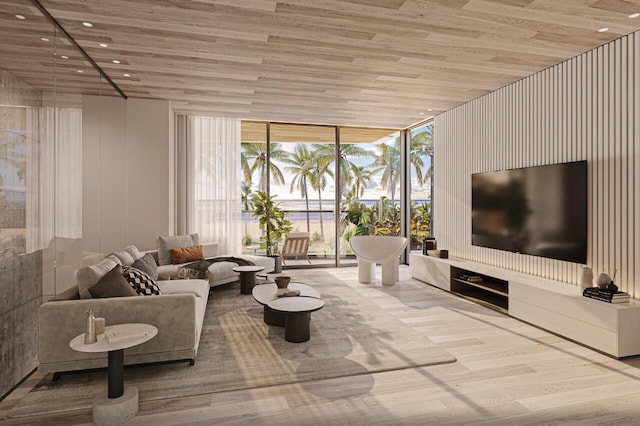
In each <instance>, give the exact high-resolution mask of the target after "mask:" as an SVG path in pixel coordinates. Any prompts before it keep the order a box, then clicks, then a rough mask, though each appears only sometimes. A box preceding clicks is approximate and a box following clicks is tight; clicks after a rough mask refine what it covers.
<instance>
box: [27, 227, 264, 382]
mask: <svg viewBox="0 0 640 426" xmlns="http://www.w3.org/2000/svg"><path fill="white" fill-rule="evenodd" d="M196 238H197V236H196ZM195 241H196V243H197V239H196V240H195ZM182 244H183V245H184V244H189V242H188V241H186V242H183V243H182ZM178 245H180V244H178ZM166 248H167V247H166V246H165V247H160V250H155V251H151V252H142V253H141V252H139V251H138V250H137V248H135V247H134V246H129V247H127V248H126V249H124V250H121V251H118V252H115V253H112V254H110V255H109V256H107V258H105V259H104V260H102V261H101V263H99V264H97V265H93V266H91V267H85V268H82V269H80V270H78V273H77V276H78V284H79V285H75V286H73V287H72V288H70V289H68V290H67V291H65V292H64V293H61V294H59V295H57V296H56V297H54V298H53V299H51V300H50V301H48V302H46V303H44V304H43V305H41V306H40V311H39V361H40V366H39V369H40V370H41V371H44V372H47V373H49V372H53V373H58V372H63V371H73V370H83V369H88V368H99V367H106V366H107V354H106V353H84V352H77V351H74V350H73V349H71V348H70V347H69V342H70V341H71V339H73V338H74V337H75V336H77V335H79V334H81V333H83V332H84V331H85V327H86V318H87V312H88V311H89V309H93V310H94V312H95V316H96V317H104V318H105V320H106V324H107V325H110V324H123V323H145V324H151V325H154V326H155V327H156V328H157V329H158V334H157V336H155V337H154V338H153V339H151V340H149V341H148V342H146V343H143V344H141V345H139V346H135V347H133V348H130V349H127V350H126V351H125V364H140V363H149V362H159V361H170V360H189V361H190V362H191V363H193V362H194V360H195V357H196V355H197V353H198V345H199V343H200V333H201V331H202V324H203V322H204V315H205V311H206V307H207V301H208V298H209V288H210V286H212V285H221V284H225V283H230V282H234V281H237V280H238V276H239V274H238V273H236V272H234V271H233V270H232V268H233V267H235V266H237V264H236V263H233V262H215V263H212V264H211V266H210V267H209V268H208V270H207V274H206V275H207V278H208V280H207V279H176V277H177V275H178V271H179V268H180V266H181V265H171V264H162V265H160V266H159V267H158V280H157V281H156V282H157V285H158V287H159V288H160V291H161V294H160V295H154V296H131V297H109V298H99V299H93V298H87V297H91V295H90V294H89V293H88V291H87V289H86V288H87V281H92V282H94V284H95V281H97V280H98V279H99V278H98V276H99V275H100V274H105V273H106V272H108V271H109V270H110V269H111V268H112V265H115V264H116V263H119V264H121V265H131V264H132V262H133V261H134V260H135V259H137V258H140V257H142V256H144V255H145V254H146V253H151V254H152V255H153V256H154V258H155V259H156V261H157V260H158V256H162V254H163V249H164V254H165V255H166ZM203 252H204V255H205V257H214V256H216V255H217V254H218V246H217V245H216V244H208V245H203ZM242 258H243V259H246V260H250V261H252V262H254V263H256V264H259V265H261V266H265V271H267V272H270V271H272V270H273V267H274V262H273V259H271V258H266V257H259V256H242ZM160 263H166V261H165V262H160ZM89 284H90V283H89Z"/></svg>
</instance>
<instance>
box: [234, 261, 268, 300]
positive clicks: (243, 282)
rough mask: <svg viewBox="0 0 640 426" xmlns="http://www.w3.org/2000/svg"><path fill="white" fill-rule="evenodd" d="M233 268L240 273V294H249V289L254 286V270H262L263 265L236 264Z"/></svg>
mask: <svg viewBox="0 0 640 426" xmlns="http://www.w3.org/2000/svg"><path fill="white" fill-rule="evenodd" d="M233 270H234V272H239V273H240V294H251V290H253V287H255V286H256V272H260V271H262V270H264V266H258V265H246V266H236V267H235V268H233Z"/></svg>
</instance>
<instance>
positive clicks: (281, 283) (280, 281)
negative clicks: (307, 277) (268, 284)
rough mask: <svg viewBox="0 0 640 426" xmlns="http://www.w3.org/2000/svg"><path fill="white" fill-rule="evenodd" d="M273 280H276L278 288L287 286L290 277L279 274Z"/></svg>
mask: <svg viewBox="0 0 640 426" xmlns="http://www.w3.org/2000/svg"><path fill="white" fill-rule="evenodd" d="M274 281H275V282H276V285H277V286H278V288H287V286H288V285H289V281H291V277H290V276H287V275H280V276H277V277H275V279H274Z"/></svg>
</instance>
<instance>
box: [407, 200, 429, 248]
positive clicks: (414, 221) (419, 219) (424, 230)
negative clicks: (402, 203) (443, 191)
mask: <svg viewBox="0 0 640 426" xmlns="http://www.w3.org/2000/svg"><path fill="white" fill-rule="evenodd" d="M430 209H431V206H430V205H429V203H422V204H420V205H416V204H415V203H411V224H410V235H411V244H412V246H418V245H420V244H421V243H422V242H423V241H424V240H425V238H428V237H430V236H431V212H430Z"/></svg>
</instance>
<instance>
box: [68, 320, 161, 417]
mask: <svg viewBox="0 0 640 426" xmlns="http://www.w3.org/2000/svg"><path fill="white" fill-rule="evenodd" d="M107 333H112V334H114V335H115V334H117V339H115V338H114V339H113V340H112V342H111V343H110V342H109V340H108V339H107V337H106V334H107ZM156 334H158V329H157V328H156V327H154V326H152V325H150V324H137V323H130V324H118V325H110V326H108V327H105V332H104V333H103V334H99V335H98V341H97V342H95V343H89V344H85V343H84V333H82V334H80V335H78V336H76V337H74V338H73V339H72V340H71V342H69V346H70V347H71V349H73V350H76V351H78V352H92V353H94V352H108V362H109V363H108V369H107V370H108V373H107V374H108V376H107V379H108V392H107V395H104V394H102V395H98V396H96V399H95V400H94V401H93V423H94V424H96V425H112V424H120V423H124V422H125V421H127V420H129V419H131V418H133V417H134V416H135V415H136V414H137V413H138V389H137V388H136V387H135V386H129V387H127V389H126V391H125V388H124V350H125V349H126V348H131V347H133V346H137V345H140V344H142V343H144V342H146V341H148V340H151V339H152V338H153V337H155V336H156Z"/></svg>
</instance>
